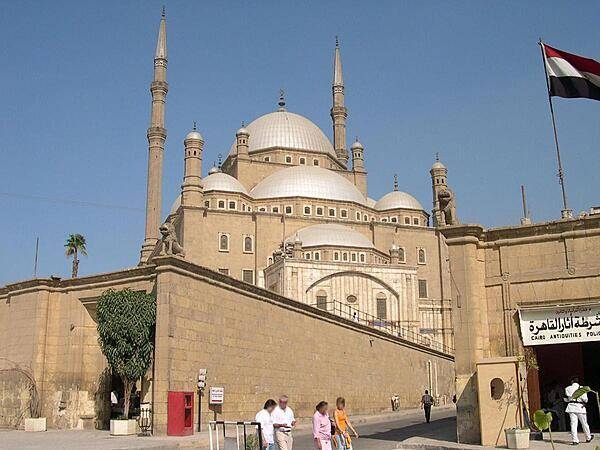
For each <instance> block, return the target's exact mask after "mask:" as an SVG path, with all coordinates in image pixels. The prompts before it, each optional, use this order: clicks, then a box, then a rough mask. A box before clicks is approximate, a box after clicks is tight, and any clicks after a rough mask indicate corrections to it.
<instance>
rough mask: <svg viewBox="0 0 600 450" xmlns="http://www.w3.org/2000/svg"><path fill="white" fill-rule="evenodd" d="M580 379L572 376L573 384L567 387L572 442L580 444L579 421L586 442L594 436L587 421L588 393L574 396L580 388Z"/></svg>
mask: <svg viewBox="0 0 600 450" xmlns="http://www.w3.org/2000/svg"><path fill="white" fill-rule="evenodd" d="M579 387H580V386H579V380H578V379H577V378H576V377H573V378H571V385H570V386H567V387H566V389H565V395H566V398H565V401H566V402H567V408H566V409H565V412H566V413H567V414H569V418H570V419H571V444H572V445H578V444H579V437H578V436H577V421H579V422H580V423H581V428H582V429H583V432H584V433H585V442H590V441H591V440H592V439H593V438H594V436H593V435H592V434H591V433H590V426H589V425H588V423H587V411H586V409H585V404H586V403H587V401H588V397H587V394H583V395H582V396H580V397H578V398H573V394H574V393H575V391H576V390H577V389H579Z"/></svg>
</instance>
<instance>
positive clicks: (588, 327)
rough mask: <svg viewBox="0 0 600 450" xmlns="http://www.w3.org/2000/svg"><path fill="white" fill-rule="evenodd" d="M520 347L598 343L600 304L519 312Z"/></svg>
mask: <svg viewBox="0 0 600 450" xmlns="http://www.w3.org/2000/svg"><path fill="white" fill-rule="evenodd" d="M519 320H520V324H521V336H522V337H523V345H546V344H564V343H569V342H591V341H600V303H598V304H596V305H581V306H565V307H556V308H532V309H529V308H527V309H522V310H520V311H519Z"/></svg>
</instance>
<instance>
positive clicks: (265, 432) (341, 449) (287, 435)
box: [255, 395, 358, 450]
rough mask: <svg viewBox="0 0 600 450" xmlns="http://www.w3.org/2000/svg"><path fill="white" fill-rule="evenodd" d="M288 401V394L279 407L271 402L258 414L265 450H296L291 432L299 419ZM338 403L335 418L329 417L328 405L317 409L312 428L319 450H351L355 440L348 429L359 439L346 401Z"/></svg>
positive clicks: (256, 418)
mask: <svg viewBox="0 0 600 450" xmlns="http://www.w3.org/2000/svg"><path fill="white" fill-rule="evenodd" d="M288 401H289V399H288V397H287V395H283V396H281V397H280V398H279V404H277V402H275V400H272V399H269V400H267V401H266V402H265V405H264V407H263V409H262V410H260V411H259V412H258V413H257V414H256V417H255V421H256V422H258V423H260V428H261V433H262V436H261V437H262V442H263V448H264V449H266V450H275V448H276V447H275V444H277V448H278V449H279V450H293V445H294V437H293V436H292V431H293V429H294V428H295V427H296V418H295V417H294V411H293V410H292V408H290V407H289V406H288ZM335 403H336V408H335V411H334V413H333V419H332V418H331V417H330V416H329V405H328V403H327V402H325V401H321V402H319V403H318V404H317V406H316V407H315V410H316V411H315V414H314V415H313V419H312V425H313V427H312V428H313V438H314V442H315V448H316V449H317V450H333V449H336V450H352V439H351V437H350V434H349V432H348V430H351V431H352V432H353V434H354V437H355V438H358V433H357V432H356V430H355V429H354V427H353V426H352V424H351V423H350V419H349V418H348V414H347V413H346V400H344V398H342V397H338V399H337V400H336V402H335Z"/></svg>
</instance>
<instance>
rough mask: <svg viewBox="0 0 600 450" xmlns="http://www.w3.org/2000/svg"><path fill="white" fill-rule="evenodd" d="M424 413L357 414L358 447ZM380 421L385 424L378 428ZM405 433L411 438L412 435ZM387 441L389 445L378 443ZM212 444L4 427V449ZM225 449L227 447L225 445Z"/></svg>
mask: <svg viewBox="0 0 600 450" xmlns="http://www.w3.org/2000/svg"><path fill="white" fill-rule="evenodd" d="M439 411H440V412H441V411H445V413H447V414H449V415H451V416H452V415H454V408H446V409H442V408H440V409H439ZM422 415H423V412H422V411H420V410H402V411H396V412H393V413H392V412H388V413H382V414H376V415H369V416H353V417H352V423H353V424H354V425H355V426H356V427H358V432H359V433H365V439H363V438H361V439H360V441H361V442H363V441H364V443H365V445H367V444H368V446H362V445H361V446H360V447H358V446H355V447H356V450H367V449H373V450H375V449H384V448H385V449H387V448H389V449H393V448H395V447H394V446H391V444H392V442H391V441H386V439H388V438H385V439H380V438H379V437H375V438H374V439H372V438H369V437H368V435H369V434H376V433H385V432H386V430H389V429H393V428H394V427H397V426H399V425H400V426H403V425H408V424H410V423H413V422H414V421H422ZM417 417H418V419H417ZM434 417H435V416H434ZM376 424H383V425H381V427H377V426H376ZM385 424H388V425H385ZM311 432H312V429H311V423H310V419H304V420H300V421H299V424H298V426H297V427H296V431H295V438H296V439H295V440H296V442H295V445H294V449H295V450H303V449H310V450H313V449H314V444H313V441H312V435H311ZM228 434H229V433H228ZM403 436H405V437H408V435H403ZM384 441H385V445H386V446H385V447H381V446H378V445H379V444H381V443H382V442H384ZM208 444H209V437H208V432H202V433H195V434H194V435H193V436H185V437H174V436H158V437H155V436H151V437H139V436H110V434H109V432H108V431H106V430H48V431H46V432H41V433H27V432H25V431H20V430H0V450H97V449H98V450H137V449H152V450H175V449H181V448H196V449H202V450H206V449H208V448H209V446H208ZM388 444H389V445H388ZM227 448H228V449H229V448H230V447H229V446H228V447H227ZM221 450H223V445H222V444H221Z"/></svg>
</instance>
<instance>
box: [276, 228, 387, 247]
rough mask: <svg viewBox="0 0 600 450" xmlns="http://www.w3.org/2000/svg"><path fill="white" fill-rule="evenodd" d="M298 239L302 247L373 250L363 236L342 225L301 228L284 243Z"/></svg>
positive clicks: (369, 242)
mask: <svg viewBox="0 0 600 450" xmlns="http://www.w3.org/2000/svg"><path fill="white" fill-rule="evenodd" d="M298 238H300V241H302V247H304V248H306V247H318V246H323V245H327V246H332V247H358V248H375V246H374V245H373V243H372V242H371V240H370V239H369V238H367V237H366V236H365V235H364V234H362V233H360V232H358V231H356V230H354V229H352V228H350V227H347V226H344V225H337V224H333V223H324V224H319V225H311V226H310V227H306V228H302V229H300V230H298V231H297V232H296V233H294V234H293V235H292V236H290V237H288V238H287V239H286V242H288V243H290V242H291V243H293V242H294V241H295V240H296V239H298Z"/></svg>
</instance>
